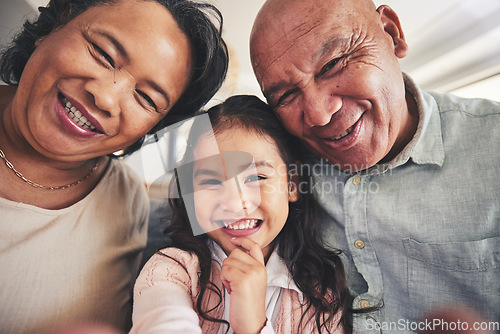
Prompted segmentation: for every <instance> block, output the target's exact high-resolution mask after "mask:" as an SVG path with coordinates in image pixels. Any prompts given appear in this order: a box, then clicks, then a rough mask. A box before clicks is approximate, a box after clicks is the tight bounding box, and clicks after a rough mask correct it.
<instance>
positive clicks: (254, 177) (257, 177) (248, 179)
mask: <svg viewBox="0 0 500 334" xmlns="http://www.w3.org/2000/svg"><path fill="white" fill-rule="evenodd" d="M265 179H266V177H265V176H262V175H257V174H253V175H249V176H247V177H246V178H245V183H248V182H256V181H260V180H265Z"/></svg>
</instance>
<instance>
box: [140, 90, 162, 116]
mask: <svg viewBox="0 0 500 334" xmlns="http://www.w3.org/2000/svg"><path fill="white" fill-rule="evenodd" d="M136 92H137V95H139V98H140V99H141V103H142V104H143V103H146V104H147V107H150V108H153V109H154V110H155V111H158V107H157V106H156V104H155V103H154V102H153V99H151V98H150V97H149V96H148V95H147V94H146V93H144V92H143V91H140V90H138V89H137V90H136Z"/></svg>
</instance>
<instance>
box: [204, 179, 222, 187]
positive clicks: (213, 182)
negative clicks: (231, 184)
mask: <svg viewBox="0 0 500 334" xmlns="http://www.w3.org/2000/svg"><path fill="white" fill-rule="evenodd" d="M221 184H222V182H220V181H219V180H217V179H205V180H201V181H200V185H201V186H218V185H221Z"/></svg>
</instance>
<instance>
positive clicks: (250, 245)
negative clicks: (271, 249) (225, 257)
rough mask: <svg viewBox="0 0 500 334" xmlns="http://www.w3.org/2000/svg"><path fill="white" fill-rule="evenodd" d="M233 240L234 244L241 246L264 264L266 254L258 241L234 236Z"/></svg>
mask: <svg viewBox="0 0 500 334" xmlns="http://www.w3.org/2000/svg"><path fill="white" fill-rule="evenodd" d="M231 242H232V243H233V245H235V246H239V247H241V249H242V250H243V251H245V252H246V253H247V254H249V255H250V256H251V257H252V258H254V259H255V260H257V261H258V262H259V263H260V264H262V265H264V254H263V253H262V249H261V248H260V245H259V244H258V243H256V242H255V241H253V240H252V239H249V238H245V237H242V238H232V239H231Z"/></svg>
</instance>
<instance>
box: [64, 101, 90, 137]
mask: <svg viewBox="0 0 500 334" xmlns="http://www.w3.org/2000/svg"><path fill="white" fill-rule="evenodd" d="M63 102H64V108H65V109H66V112H67V113H68V115H69V117H70V118H71V119H72V120H73V122H75V123H76V124H78V125H79V126H81V127H82V128H84V129H87V130H90V131H95V126H94V124H92V123H91V122H90V121H89V120H88V119H87V117H85V116H83V114H82V113H81V111H80V110H78V109H76V108H75V107H74V106H73V105H72V104H71V102H69V101H68V100H66V99H63Z"/></svg>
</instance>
